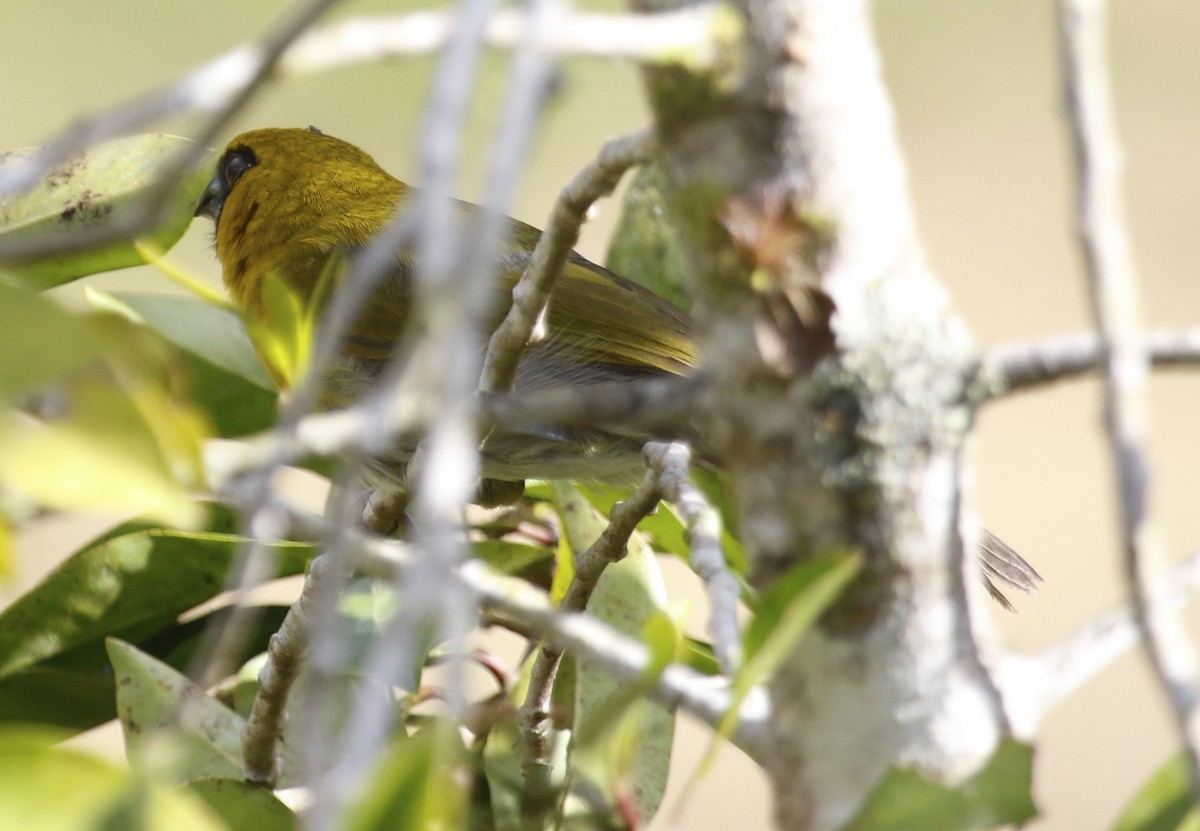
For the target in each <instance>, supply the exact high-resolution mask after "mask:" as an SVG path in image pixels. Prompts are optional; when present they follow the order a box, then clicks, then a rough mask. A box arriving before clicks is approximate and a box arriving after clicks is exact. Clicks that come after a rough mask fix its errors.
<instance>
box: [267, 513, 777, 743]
mask: <svg viewBox="0 0 1200 831" xmlns="http://www.w3.org/2000/svg"><path fill="white" fill-rule="evenodd" d="M282 504H283V507H284V508H285V509H286V510H287V512H288V517H289V520H290V527H289V531H290V533H289V535H288V538H289V539H296V540H310V541H311V540H320V539H323V538H324V536H325V535H326V534H327V533H328V521H327V520H326V519H325V518H323V517H321V516H318V515H316V514H314V513H312V512H310V511H305V510H303V509H300V508H297V507H295V506H293V505H289V504H287V503H282ZM346 535H347V538H348V540H349V541H350V543H351V545H352V552H353V556H354V560H353V565H354V567H355V569H356V570H357V571H358V572H359V573H361V574H365V575H368V576H373V577H377V578H379V579H381V580H395V579H396V577H397V575H398V574H401V573H404V572H407V571H409V570H411V569H413V568H415V567H417V565H418V564H419V562H420V554H419V552H416V551H414V550H413V548H412V546H410V545H409V544H407V543H405V542H402V541H399V540H391V539H383V538H380V537H374V536H370V535H367V534H364V533H361V532H359V531H355V530H348V531H346ZM451 579H453V580H455V581H457V582H459V583H460V584H461V585H462V586H463V587H464V588H465V589H467V590H468V591H470V592H471V593H473V594H474V595H475V596H476V597H477V598H478V599H479V601H480V603H481V605H482V607H483V612H484V614H485V615H493V616H494V617H495V619H496V620H501V621H512V622H513V624H514V626H515V627H518V628H519V629H520V630H521V631H524V632H526V633H528V634H529V635H532V636H534V637H541V638H544V639H545V640H546V642H547V643H549V644H550V645H552V646H553V647H554V648H556V649H559V650H562V651H563V652H570V653H572V654H574V655H576V656H579V657H584V658H587V659H588V660H590V661H593V662H594V663H596V665H597V666H599V667H601V668H603V669H605V670H607V671H609V672H611V673H612V675H613V677H615V678H618V679H621V680H626V681H642V680H644V678H645V673H646V670H647V669H648V668H649V667H650V666H651V662H652V657H651V655H650V650H649V649H647V648H646V646H645V644H643V643H641V642H640V641H638V640H637V639H635V638H631V637H629V636H627V635H623V634H621V633H619V632H617V631H616V630H615V629H613V628H612V627H611V626H609V625H608V624H605V623H603V622H601V621H599V620H596V619H595V618H593V617H591V616H590V615H586V614H581V613H565V612H562V611H560V610H559V609H556V608H555V607H554V604H553V603H552V602H551V600H550V598H549V596H548V595H547V594H546V592H544V591H543V590H541V589H539V588H537V587H535V586H532V585H530V584H529V583H527V582H525V581H524V580H520V579H518V578H515V577H508V576H506V575H503V574H499V573H497V572H496V571H494V570H493V569H491V568H490V567H489V566H487V565H486V564H485V563H482V562H480V561H479V560H468V561H466V562H464V563H463V564H462V565H460V566H459V567H458V568H456V569H454V570H453V572H452V573H451ZM647 695H649V696H650V697H651V698H653V699H654V700H655V701H658V702H659V703H661V704H663V705H664V706H666V707H678V708H680V709H682V710H684V711H685V712H688V713H690V714H692V715H693V716H695V717H696V718H697V719H699V720H700V721H701V722H703V723H705V724H708V725H709V726H711V727H714V728H715V727H718V726H720V725H721V723H722V719H723V718H724V717H725V714H726V711H727V710H728V709H729V706H730V703H731V701H732V698H731V696H730V694H729V689H728V685H726V684H724V683H719V684H715V683H713V679H712V678H710V677H709V676H706V675H703V674H701V673H699V672H696V671H695V670H693V669H691V668H690V667H686V666H683V665H682V664H670V665H669V666H667V668H666V669H665V670H664V671H663V672H662V674H661V675H659V676H658V677H657V680H656V681H654V683H652V684H651V685H650V686H649V688H648V689H647ZM767 716H768V712H767V706H766V701H765V698H764V697H763V696H761V695H757V694H756V695H752V696H750V697H748V698H747V700H746V702H745V703H744V704H743V706H742V711H741V713H740V714H739V717H738V720H737V725H738V726H737V728H736V730H735V732H734V734H733V736H732V740H733V743H734V744H735V745H737V746H738V747H740V748H742V749H743V750H744V751H746V752H747V753H749V754H750V755H751V756H752V757H755V756H757V754H758V753H759V752H760V750H761V747H762V743H763V742H764V740H765V739H764V735H763V733H764V730H765V727H766V723H767V722H766V719H767Z"/></svg>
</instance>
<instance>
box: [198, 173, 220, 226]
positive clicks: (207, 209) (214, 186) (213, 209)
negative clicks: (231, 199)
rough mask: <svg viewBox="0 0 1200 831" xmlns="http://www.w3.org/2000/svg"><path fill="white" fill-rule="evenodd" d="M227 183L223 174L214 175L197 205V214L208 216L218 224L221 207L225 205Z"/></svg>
mask: <svg viewBox="0 0 1200 831" xmlns="http://www.w3.org/2000/svg"><path fill="white" fill-rule="evenodd" d="M224 185H225V183H224V182H222V181H221V174H219V173H218V174H217V175H216V176H214V177H212V181H211V182H209V183H208V186H207V187H205V188H204V193H203V194H201V196H200V204H199V205H197V206H196V214H195V215H196V216H207V217H208V218H209V219H211V220H212V221H213V224H214V225H216V224H217V223H219V222H220V221H221V208H222V207H223V206H224V205H225V186H224Z"/></svg>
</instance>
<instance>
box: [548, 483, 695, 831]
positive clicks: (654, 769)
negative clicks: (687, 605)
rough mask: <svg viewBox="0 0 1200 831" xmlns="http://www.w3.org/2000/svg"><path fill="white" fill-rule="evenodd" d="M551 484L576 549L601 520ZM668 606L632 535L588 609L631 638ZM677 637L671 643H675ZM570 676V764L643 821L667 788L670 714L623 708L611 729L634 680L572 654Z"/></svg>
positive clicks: (662, 616)
mask: <svg viewBox="0 0 1200 831" xmlns="http://www.w3.org/2000/svg"><path fill="white" fill-rule="evenodd" d="M553 487H554V493H555V498H556V502H557V503H558V505H559V508H560V511H563V524H564V526H565V528H566V532H567V534H566V536H567V538H568V539H569V540H570V541H571V547H572V548H573V549H575V550H576V552H577V554H578V553H582V551H584V550H586V547H587V546H589V545H591V542H592V541H593V540H594V539H595V538H596V537H598V536H599V534H600V532H601V531H602V530H603V528H604V525H605V521H604V519H603V518H602V517H601V516H600V515H599V514H598V513H597V512H596V511H595V509H593V508H591V506H590V505H587V504H586V503H584V504H583V505H580V504H579V503H580V501H581V500H582V497H581V496H580V494H579V492H578V491H577V490H575V489H574V488H573V487H572V486H570V485H565V484H559V483H555V484H554V486H553ZM580 546H582V548H580ZM666 607H667V595H666V587H665V585H664V584H663V579H662V574H661V572H660V571H659V569H658V562H657V560H656V559H655V557H654V552H653V551H651V549H650V546H649V545H648V544H647V543H646V541H645V539H644V537H642V536H641V535H640V534H638V533H637V532H635V533H634V534H633V536H632V537H631V538H630V542H629V546H628V554H627V555H626V556H625V558H624V559H623V560H621V561H620V562H618V563H614V564H612V565H610V566H608V567H607V568H606V569H605V570H604V573H603V574H602V575H601V577H600V580H599V582H598V583H597V585H596V589H595V591H593V592H592V596H591V598H590V600H589V601H588V607H587V610H588V612H590V613H591V614H593V615H595V616H596V617H597V618H599V619H600V620H603V621H604V622H606V623H608V624H609V625H611V626H613V627H614V628H615V629H617V630H618V631H620V632H623V633H625V634H627V635H631V636H633V637H636V638H642V637H644V635H645V629H646V626H647V623H648V622H649V621H651V620H654V621H656V624H655V626H654V628H655V629H656V630H658V631H659V637H660V638H661V628H662V622H663V621H664V620H666V621H667V622H668V623H669V622H670V619H669V617H668V616H667V615H666ZM678 637H679V636H678V634H676V635H675V637H674V638H673V639H672V640H673V641H674V642H676V643H677V642H678ZM576 673H577V677H576V682H575V695H576V700H575V725H574V736H575V741H576V743H577V744H576V750H575V753H574V755H573V758H572V764H573V766H575V767H576V768H577V769H578V770H579V771H580V772H581V773H582V774H583V775H584V776H586V777H587V778H588V779H590V780H591V781H592V783H593V784H594V785H596V786H598V787H600V788H601V789H602V792H603V793H606V794H608V795H610V797H612V798H613V799H614V801H615V800H616V799H621V800H623V801H627V804H629V805H631V806H632V808H633V810H635V811H636V812H637V815H638V817H639V818H640V819H641V820H642V821H649V819H650V818H651V817H653V816H654V814H655V812H656V811H657V810H658V806H659V804H660V803H661V801H662V796H663V793H664V792H665V789H666V777H667V770H668V769H669V767H670V759H671V743H672V740H673V738H674V731H675V714H674V712H672V711H670V710H667V709H666V708H664V707H662V706H660V705H658V704H645V705H644V706H643V705H638V706H636V707H633V708H632V709H630V710H629V712H630V713H631V715H630V719H631V721H629V722H628V724H629V725H630V726H629V728H628V730H624V731H614V730H612V729H611V728H612V726H613V725H614V723H615V722H616V721H617V719H618V718H620V716H621V713H622V711H624V710H626V709H627V708H630V706H631V705H633V704H634V702H635V701H636V697H635V696H636V694H637V692H638V689H637V685H631V684H629V683H628V682H626V681H618V680H616V679H614V678H613V677H612V674H611V673H610V672H608V671H607V670H606V669H605V668H604V667H601V666H598V665H596V664H595V663H594V662H591V661H588V660H586V659H584V658H582V657H577V659H576Z"/></svg>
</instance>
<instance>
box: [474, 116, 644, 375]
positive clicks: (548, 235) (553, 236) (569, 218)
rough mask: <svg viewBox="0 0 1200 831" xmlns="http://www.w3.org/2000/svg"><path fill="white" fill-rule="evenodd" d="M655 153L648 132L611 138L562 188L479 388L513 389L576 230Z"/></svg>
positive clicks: (497, 336)
mask: <svg viewBox="0 0 1200 831" xmlns="http://www.w3.org/2000/svg"><path fill="white" fill-rule="evenodd" d="M654 152H655V142H654V136H653V134H652V133H650V132H649V131H643V132H640V133H634V134H633V135H631V136H623V137H621V138H617V139H613V140H611V141H609V142H608V143H606V144H605V145H604V147H602V148H601V149H600V153H599V155H598V156H597V157H596V159H595V160H593V161H592V162H591V163H590V164H589V165H588V166H587V167H585V168H584V169H583V170H581V171H580V172H579V173H578V174H577V175H576V176H575V178H574V179H572V180H571V182H570V183H569V184H568V185H567V186H566V187H565V188H563V190H562V193H560V194H559V197H558V200H557V201H556V202H555V203H554V210H553V211H552V212H551V214H550V220H549V222H548V223H547V225H546V228H545V230H544V231H543V232H542V236H541V238H540V239H538V243H537V247H536V248H534V251H533V256H532V257H531V258H530V260H529V264H528V265H527V266H526V268H525V273H524V274H523V275H522V276H521V280H520V281H519V282H518V283H517V285H516V287H515V288H514V289H513V303H512V306H511V308H509V311H508V314H507V315H506V316H505V318H504V321H503V322H502V323H501V324H500V326H499V327H497V329H496V331H495V332H494V333H492V338H491V341H490V342H489V343H488V351H487V356H486V357H485V358H484V362H483V375H482V377H481V378H480V380H479V388H480V390H482V391H484V392H493V393H494V392H500V391H503V390H506V389H508V388H509V387H511V386H512V382H513V378H514V377H515V376H516V373H517V363H518V362H519V361H520V359H521V352H522V351H523V350H524V348H525V345H526V344H527V343H528V342H529V341H530V338H531V337H533V338H535V339H537V338H540V336H541V334H543V333H538V332H535V327H538V321H539V320H540V319H541V318H542V316H543V315H544V313H545V309H546V304H547V302H548V301H549V298H550V292H551V291H552V290H553V288H554V283H555V281H556V280H558V277H559V275H560V274H561V273H562V270H563V266H565V265H566V263H567V258H568V257H569V256H570V255H571V249H572V248H574V246H575V243H576V242H577V241H578V240H579V228H580V226H581V225H582V224H583V221H584V219H586V218H587V212H588V210H589V209H591V207H592V204H593V203H594V202H595V201H596V200H597V199H599V198H600V197H602V196H606V195H608V194H609V193H612V190H613V188H615V187H616V186H617V183H618V182H619V181H620V180H621V176H622V175H624V173H625V171H626V170H628V169H629V168H630V167H633V166H635V165H639V164H645V163H646V162H648V161H649V160H650V159H651V158H652V157H653V156H654ZM538 328H541V327H538Z"/></svg>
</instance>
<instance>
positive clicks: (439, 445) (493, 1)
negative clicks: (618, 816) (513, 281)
mask: <svg viewBox="0 0 1200 831" xmlns="http://www.w3.org/2000/svg"><path fill="white" fill-rule="evenodd" d="M498 5H499V3H498V0H466V2H463V3H461V4H460V5H459V14H458V18H457V20H458V25H456V27H455V28H454V31H453V33H452V36H451V38H450V41H449V43H448V44H447V46H446V48H445V50H444V52H443V54H442V56H441V59H440V61H439V65H438V70H437V74H436V75H435V78H434V82H433V85H432V88H431V90H430V106H429V107H428V108H427V110H426V113H425V119H424V123H423V125H422V130H421V147H420V155H419V162H420V166H419V170H420V179H421V184H422V186H423V188H422V190H421V191H420V193H419V195H418V196H417V198H416V200H415V201H416V206H415V207H416V209H417V211H418V216H419V217H420V224H419V226H418V228H417V234H416V236H417V245H416V255H417V273H416V275H415V279H414V289H415V290H414V293H413V317H414V320H416V321H418V324H417V325H416V326H414V327H413V328H414V329H415V331H417V332H423V337H421V339H420V341H419V343H418V344H417V345H416V346H415V351H420V352H421V353H422V354H424V355H426V356H427V357H428V360H427V361H423V362H420V363H418V362H416V361H406V360H403V358H405V357H406V356H404V355H398V356H397V358H396V359H393V361H392V364H391V366H389V367H388V369H387V371H386V372H385V376H384V382H383V384H382V385H381V387H382V388H381V389H380V390H379V391H378V393H377V395H378V397H377V399H376V402H377V404H378V406H380V407H383V408H390V407H392V406H393V404H394V402H396V401H398V400H405V399H407V397H408V396H403V397H402V396H399V395H397V393H401V392H404V391H405V387H407V386H411V385H412V384H413V383H414V379H416V380H415V383H416V384H417V385H418V386H419V387H423V388H422V389H418V390H417V393H418V395H419V399H420V400H421V401H423V402H427V403H426V404H425V406H428V407H430V408H432V412H433V413H434V414H435V420H434V422H433V423H434V427H433V429H432V430H431V431H430V433H429V435H428V436H426V437H425V439H424V441H423V443H422V447H421V450H422V453H423V454H424V456H425V457H426V458H427V459H428V460H429V463H428V464H426V465H422V466H421V468H420V475H419V478H415V479H412V478H410V479H409V481H413V482H414V483H415V488H406V490H410V491H411V492H414V493H415V497H416V498H415V501H414V504H413V508H412V514H413V519H414V527H415V528H417V529H420V543H421V554H422V556H421V558H420V559H419V560H418V562H417V564H416V565H417V567H416V568H414V569H412V570H410V571H409V572H408V573H407V574H404V575H401V574H399V573H397V574H395V575H393V579H392V584H393V586H394V587H395V589H396V594H397V598H398V600H399V612H398V613H397V614H395V615H393V617H392V619H391V620H390V621H389V622H388V624H387V625H386V626H385V627H384V631H382V632H381V633H380V634H379V636H378V637H377V638H375V640H374V642H373V643H372V645H371V648H370V649H369V651H368V656H367V660H366V669H365V672H366V674H368V675H370V676H373V677H377V678H382V679H383V680H384V682H385V683H394V682H395V680H397V679H398V678H399V677H400V674H401V672H402V671H403V669H404V668H405V667H407V666H411V665H413V664H414V662H415V661H416V659H417V658H418V657H419V656H420V654H421V649H422V641H423V638H424V637H425V636H424V634H423V633H424V632H426V631H428V630H430V629H431V630H432V632H433V634H434V636H435V637H437V638H439V639H447V640H450V639H454V638H458V637H460V636H461V635H462V634H463V633H464V632H466V631H469V630H470V629H471V627H472V626H473V624H474V622H475V604H474V602H473V598H472V597H471V595H470V592H469V591H464V590H463V586H461V585H456V584H455V582H454V581H453V580H452V579H450V576H451V575H452V573H453V570H454V567H455V566H456V565H457V563H458V562H459V560H460V559H461V558H462V550H463V540H462V538H461V534H460V533H459V532H458V527H457V525H458V521H457V520H458V516H457V514H458V512H459V511H460V510H461V508H462V505H463V504H464V503H465V502H466V500H467V499H469V498H470V495H471V492H472V489H473V482H474V480H475V476H476V471H477V469H478V451H477V450H476V442H475V441H474V440H473V437H472V435H471V433H472V430H471V427H472V423H471V420H470V418H469V417H467V416H466V414H465V413H464V412H463V407H462V402H463V401H464V400H465V399H466V398H468V397H469V396H470V394H471V392H473V390H474V387H475V381H476V376H475V372H477V368H476V364H475V355H476V354H477V350H478V346H477V344H476V339H477V336H476V334H475V333H476V332H477V331H478V321H479V319H480V318H481V317H482V315H483V314H484V313H485V311H486V309H485V308H484V303H485V301H484V300H483V299H481V298H486V297H487V294H488V293H487V291H486V289H485V282H486V281H487V280H489V279H490V278H491V271H490V269H488V268H486V267H484V266H482V265H481V264H480V263H479V261H478V255H477V254H476V252H474V251H472V250H470V249H468V251H466V252H462V251H460V250H459V249H458V248H457V247H455V246H453V245H450V244H447V241H448V240H451V239H453V235H454V230H455V216H454V210H453V204H452V201H451V200H450V199H449V198H448V197H447V196H446V194H448V193H450V192H451V190H452V189H453V185H454V181H455V179H456V177H457V172H458V163H459V148H460V145H461V141H462V123H463V119H464V118H465V115H466V112H467V108H468V107H469V101H470V92H471V90H472V88H473V86H474V81H475V78H476V70H477V67H478V64H479V61H480V59H481V52H482V46H483V37H484V32H485V30H486V27H487V23H488V20H489V19H490V18H491V16H492V15H493V14H494V13H495V12H496V10H497V8H498ZM514 175H515V174H514ZM388 231H389V232H393V233H399V231H400V228H399V227H398V226H397V225H395V224H393V225H392V227H390V228H389V229H388ZM486 233H487V228H486V227H485V228H484V229H482V235H483V236H486ZM389 235H390V234H385V235H384V236H385V237H386V236H389ZM389 242H390V243H393V247H391V248H390V249H389V248H383V246H384V245H386V244H388V243H389ZM395 242H396V241H395V240H387V239H377V240H376V241H375V242H374V243H373V245H372V248H373V249H374V251H373V255H374V256H375V257H378V258H379V260H378V261H377V262H375V263H372V267H373V268H374V269H378V270H379V272H380V273H382V272H385V271H387V270H389V269H388V264H387V263H388V259H390V258H388V259H385V257H387V255H391V257H394V256H395V252H396V251H398V250H399V248H398V247H395V246H394V243H395ZM480 245H482V242H481V243H480ZM473 258H475V259H473ZM464 266H465V267H464ZM435 321H436V323H434V322H435ZM420 323H426V324H427V325H426V326H421V325H420ZM415 351H414V353H413V354H415ZM422 381H427V382H428V383H427V384H424V383H422ZM404 406H409V405H407V404H405V405H404ZM385 433H386V427H385V423H384V422H383V420H379V421H373V423H371V424H370V425H368V430H367V433H366V434H365V435H364V436H363V439H362V440H363V442H364V446H365V447H375V448H378V447H382V446H384V439H385V436H384V434H385ZM406 475H407V476H409V477H411V476H412V471H409V472H408V473H407V474H406ZM406 484H407V483H406ZM454 671H455V672H461V670H460V669H455V670H454ZM454 680H455V679H452V683H451V684H450V686H449V689H448V690H447V704H449V706H450V707H451V709H452V710H454V711H456V712H457V713H459V714H460V715H462V714H464V713H465V710H466V707H465V694H464V693H463V690H462V688H461V684H459V683H454ZM394 716H395V714H394V712H393V711H392V708H391V707H389V706H388V703H387V702H386V701H382V700H380V699H379V698H378V697H376V696H371V695H369V694H368V693H367V691H366V690H363V691H362V692H361V693H360V695H359V696H357V698H356V701H355V704H354V709H353V713H352V717H351V719H350V721H349V724H348V725H347V727H346V729H345V731H344V733H345V736H344V742H343V743H342V746H341V748H340V752H339V753H338V758H339V760H340V763H339V764H338V765H337V766H336V770H335V772H334V773H332V774H331V775H329V776H326V777H324V778H323V779H322V780H321V782H320V783H319V786H318V789H317V790H318V797H319V799H318V806H317V807H316V808H314V811H313V812H312V816H311V818H310V822H309V824H308V827H309V828H311V829H313V831H320V829H326V828H331V827H333V826H334V825H335V824H337V823H338V822H339V820H340V813H341V812H340V807H341V806H342V805H343V804H344V803H345V800H346V798H347V793H348V791H349V784H350V782H351V781H353V780H354V779H356V778H357V777H358V776H359V775H360V773H361V770H362V768H363V766H364V765H366V764H367V763H368V761H369V760H370V759H371V758H373V756H374V754H375V751H376V750H377V749H378V748H379V746H380V745H381V744H382V743H383V742H384V741H385V740H386V738H387V736H389V735H390V734H391V727H392V720H393V718H394Z"/></svg>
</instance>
